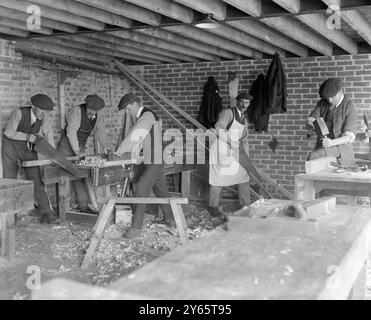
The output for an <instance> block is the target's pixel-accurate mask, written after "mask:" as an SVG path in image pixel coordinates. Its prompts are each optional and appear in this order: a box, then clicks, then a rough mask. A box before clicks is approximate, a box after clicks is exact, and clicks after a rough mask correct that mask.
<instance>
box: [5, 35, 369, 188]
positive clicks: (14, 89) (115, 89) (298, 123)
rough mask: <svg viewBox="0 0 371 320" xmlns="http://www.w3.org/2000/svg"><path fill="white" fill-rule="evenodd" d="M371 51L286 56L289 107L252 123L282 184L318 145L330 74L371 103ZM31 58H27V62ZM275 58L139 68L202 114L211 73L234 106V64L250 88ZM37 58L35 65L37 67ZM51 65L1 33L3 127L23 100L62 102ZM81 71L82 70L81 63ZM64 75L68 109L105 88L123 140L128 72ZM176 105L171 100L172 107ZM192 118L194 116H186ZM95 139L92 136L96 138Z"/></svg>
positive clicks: (359, 100) (114, 130) (255, 150)
mask: <svg viewBox="0 0 371 320" xmlns="http://www.w3.org/2000/svg"><path fill="white" fill-rule="evenodd" d="M370 58H371V55H369V54H364V55H354V56H348V55H347V56H336V57H311V58H306V59H301V58H288V59H283V60H282V62H283V64H284V69H285V71H286V77H287V92H288V111H287V112H286V113H285V114H277V115H272V116H271V119H270V122H269V132H267V133H256V132H254V129H253V128H252V127H251V128H250V138H249V140H250V153H251V158H252V159H253V160H254V163H255V164H256V165H257V166H258V167H259V168H261V169H263V170H264V171H266V172H267V173H269V174H270V175H271V177H272V178H275V179H277V180H278V181H279V182H280V183H281V184H282V185H284V186H285V187H287V188H289V189H291V190H293V183H294V176H295V174H297V173H299V172H303V170H304V161H305V159H306V156H307V154H308V152H309V151H311V150H312V148H313V145H314V142H315V141H314V137H313V138H311V139H307V138H306V130H305V116H306V115H307V114H308V113H309V111H310V110H311V109H312V108H313V107H314V105H315V103H316V102H317V100H318V87H319V85H320V84H321V83H322V81H323V80H325V79H326V78H327V77H332V76H336V77H340V78H342V79H343V80H344V85H345V93H346V94H347V95H349V96H350V97H352V98H353V100H354V101H355V103H356V105H357V107H358V112H359V121H361V116H362V113H363V111H367V110H369V111H370V110H371V107H370V104H371V59H370ZM20 62H22V63H26V64H25V65H22V64H19V63H20ZM269 63H270V60H269V59H266V60H256V61H253V60H246V61H239V62H237V61H228V62H205V63H185V64H174V65H158V66H144V67H138V68H137V72H138V73H139V74H141V75H143V77H144V79H145V80H146V81H148V82H149V83H150V84H151V85H153V86H154V87H155V88H157V89H158V90H160V91H161V92H162V93H163V94H164V95H165V96H167V97H168V98H170V99H171V100H172V101H173V102H175V104H177V105H178V106H180V107H181V108H183V109H184V110H185V111H187V112H188V113H189V114H190V115H192V116H194V117H196V116H197V113H198V109H199V105H200V102H201V96H202V89H203V85H204V83H205V82H206V80H207V78H208V77H209V76H214V77H215V79H216V81H217V83H218V85H219V89H220V93H221V95H222V97H223V105H224V107H228V104H229V103H228V100H229V99H228V87H227V77H228V72H229V71H238V73H239V75H240V86H239V89H240V90H248V89H249V88H250V86H251V84H252V82H253V81H254V80H255V79H256V77H257V76H258V75H259V74H260V73H264V74H265V73H266V72H267V70H268V66H269ZM29 64H33V66H29ZM35 64H40V65H41V66H48V65H49V64H48V63H46V62H43V61H40V60H35V59H30V58H26V57H22V56H20V55H18V54H15V53H14V51H13V49H12V45H11V43H9V42H8V41H4V40H0V115H1V128H2V129H3V128H4V126H5V125H6V123H7V120H8V119H9V116H10V113H11V112H12V110H14V108H15V107H17V106H21V105H23V104H25V103H27V101H28V99H29V98H30V96H31V95H32V94H34V93H37V92H41V93H46V94H48V95H50V96H51V98H52V99H53V100H54V101H56V102H57V101H58V86H57V70H49V69H45V68H42V67H40V66H35ZM76 70H77V69H76ZM77 71H78V72H77V73H71V74H70V75H69V76H68V77H67V79H66V81H65V82H64V87H65V104H66V108H67V109H70V108H71V107H72V106H74V105H76V104H79V103H82V102H83V99H84V98H85V96H86V95H88V94H91V93H97V94H98V95H100V96H101V97H102V98H103V99H104V100H105V102H106V106H107V108H105V110H104V115H105V117H106V120H107V130H108V133H109V137H110V141H111V143H112V145H113V144H115V142H116V140H117V136H118V132H119V130H120V126H121V124H122V123H121V121H120V119H121V116H120V115H119V114H118V113H117V112H116V110H115V107H116V105H117V103H118V101H119V99H120V97H121V96H122V95H123V94H124V93H126V92H128V91H136V89H135V88H133V87H131V86H130V85H129V83H128V82H127V80H126V79H122V78H120V77H118V76H114V75H106V74H99V73H96V72H92V71H85V70H77ZM144 103H145V105H148V106H151V107H152V108H153V109H154V110H157V111H158V113H159V114H160V115H162V119H163V124H164V127H165V128H167V127H170V126H171V127H174V124H173V123H172V121H171V120H170V119H168V118H167V117H166V116H163V114H162V113H161V112H160V110H159V108H158V107H157V106H155V105H154V104H153V103H152V102H150V101H149V100H148V99H147V98H145V99H144ZM168 108H169V109H170V107H168ZM54 117H55V141H56V142H57V141H58V138H59V135H60V131H61V129H60V121H61V120H60V114H59V109H58V108H55V111H54ZM179 119H181V120H182V121H183V122H184V123H186V120H184V119H182V118H181V117H179ZM272 136H275V137H276V138H277V139H278V141H279V146H278V148H277V150H276V153H275V154H274V153H272V151H271V150H270V149H269V147H268V143H269V141H270V140H271V138H272ZM90 146H91V143H90ZM355 146H356V151H357V152H362V153H366V152H368V151H369V146H368V145H361V144H359V143H356V145H355Z"/></svg>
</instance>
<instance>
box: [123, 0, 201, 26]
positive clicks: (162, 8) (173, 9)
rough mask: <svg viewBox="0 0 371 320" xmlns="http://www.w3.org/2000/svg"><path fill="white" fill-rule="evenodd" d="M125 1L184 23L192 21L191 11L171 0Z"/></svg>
mask: <svg viewBox="0 0 371 320" xmlns="http://www.w3.org/2000/svg"><path fill="white" fill-rule="evenodd" d="M126 2H130V3H132V4H135V5H137V6H140V7H143V8H146V9H148V10H151V11H154V12H157V13H160V14H162V15H165V16H167V17H170V18H172V19H175V20H178V21H181V22H184V23H191V22H192V21H193V16H194V14H193V11H192V10H190V9H189V8H186V7H184V6H182V5H180V4H178V3H176V2H174V1H172V0H126Z"/></svg>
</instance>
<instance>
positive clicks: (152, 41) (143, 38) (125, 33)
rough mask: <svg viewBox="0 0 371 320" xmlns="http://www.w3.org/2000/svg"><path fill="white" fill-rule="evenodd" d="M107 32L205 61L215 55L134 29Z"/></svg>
mask: <svg viewBox="0 0 371 320" xmlns="http://www.w3.org/2000/svg"><path fill="white" fill-rule="evenodd" d="M109 34H112V35H114V36H117V37H120V38H121V37H122V38H124V39H130V40H133V41H138V42H143V43H145V44H147V45H151V46H156V47H159V48H162V49H165V50H171V51H175V52H178V53H183V54H186V55H189V56H191V57H195V58H198V59H202V60H206V61H213V60H215V59H216V57H215V56H213V55H210V54H206V53H204V52H202V51H198V50H193V49H190V48H187V47H186V46H183V45H179V44H175V43H169V42H167V41H163V40H160V39H156V38H152V37H149V36H147V35H144V34H140V33H138V32H134V31H129V30H120V31H112V32H110V33H109ZM196 61H197V60H196Z"/></svg>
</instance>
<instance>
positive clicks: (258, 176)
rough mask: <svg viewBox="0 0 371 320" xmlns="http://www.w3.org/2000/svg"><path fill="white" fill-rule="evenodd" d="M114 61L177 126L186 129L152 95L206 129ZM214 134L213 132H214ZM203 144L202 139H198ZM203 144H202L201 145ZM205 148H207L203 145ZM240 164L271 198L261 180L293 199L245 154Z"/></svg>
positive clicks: (195, 124)
mask: <svg viewBox="0 0 371 320" xmlns="http://www.w3.org/2000/svg"><path fill="white" fill-rule="evenodd" d="M114 62H115V64H116V68H117V69H118V70H120V71H121V72H122V73H124V74H125V75H126V76H127V77H129V79H130V80H131V81H132V82H133V83H134V84H136V85H137V86H138V87H139V89H140V90H142V91H143V92H144V93H145V94H146V95H147V96H148V97H149V98H150V99H151V100H152V101H153V102H154V103H155V104H156V105H157V106H159V108H160V109H161V110H162V111H163V112H164V113H165V114H167V115H168V116H169V117H170V118H171V119H172V120H173V121H174V122H175V123H176V124H177V125H178V126H179V127H181V128H182V129H184V130H186V129H187V128H186V127H185V126H184V124H183V123H182V122H181V121H179V119H177V118H176V117H175V116H174V115H173V114H172V113H171V112H169V110H168V109H166V108H165V107H164V106H163V105H162V104H161V103H159V102H158V100H156V99H155V98H154V97H153V95H155V96H156V97H157V98H160V99H161V100H162V101H164V102H165V103H166V104H167V105H169V106H170V107H171V108H172V109H173V110H175V111H176V112H178V113H179V114H180V115H181V116H182V117H184V118H185V119H186V120H188V121H189V122H190V123H191V124H193V125H194V126H195V127H196V128H197V129H202V130H205V131H206V130H207V128H206V127H205V126H203V125H202V124H201V123H200V122H198V121H197V120H196V119H195V118H193V117H191V116H190V115H189V114H188V113H186V112H185V111H184V110H183V109H181V108H179V107H178V106H177V105H176V104H175V103H174V102H172V101H171V100H170V99H168V98H167V97H166V96H164V95H163V94H162V93H161V92H160V91H158V90H157V89H156V88H154V87H152V86H151V85H150V84H149V83H147V82H146V81H144V80H143V79H142V78H140V77H139V76H138V75H136V74H135V73H134V72H132V71H131V70H130V69H129V68H128V67H127V66H125V65H124V64H122V63H121V62H120V61H118V60H116V59H114ZM214 135H215V134H214ZM193 137H195V138H196V139H199V138H198V136H197V135H193ZM199 142H201V143H202V144H203V142H202V141H199ZM203 146H204V145H203ZM205 148H206V149H208V148H207V147H206V146H205ZM240 164H241V165H242V166H243V167H244V168H245V169H246V170H247V172H248V173H249V175H250V176H251V177H252V178H253V180H254V181H255V182H256V183H257V184H258V185H259V187H261V188H262V189H263V190H264V192H265V193H266V194H268V196H270V197H271V198H272V196H271V195H270V194H269V193H268V191H266V190H265V189H264V187H263V186H262V184H261V181H265V182H266V183H268V184H270V185H273V186H274V187H275V188H276V190H278V191H279V192H281V193H282V194H283V195H284V196H286V197H287V198H289V199H291V200H293V199H294V195H293V194H292V193H291V192H289V191H288V190H286V189H285V188H284V187H282V186H281V185H280V184H278V183H277V181H275V180H274V179H272V178H271V177H270V176H269V175H267V174H266V173H264V172H263V171H262V170H260V169H258V168H257V167H255V166H254V164H253V163H252V161H251V160H250V158H249V157H248V156H247V155H246V156H243V158H242V159H240Z"/></svg>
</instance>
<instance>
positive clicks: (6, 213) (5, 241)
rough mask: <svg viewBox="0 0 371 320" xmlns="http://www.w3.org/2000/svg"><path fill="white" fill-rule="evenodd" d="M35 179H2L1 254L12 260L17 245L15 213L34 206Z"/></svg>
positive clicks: (0, 201) (0, 198)
mask: <svg viewBox="0 0 371 320" xmlns="http://www.w3.org/2000/svg"><path fill="white" fill-rule="evenodd" d="M33 195H34V187H33V181H29V180H20V179H0V230H1V239H0V243H1V256H6V257H7V258H8V259H9V260H11V259H12V258H13V256H14V250H15V249H14V246H15V214H16V213H18V212H26V211H28V210H32V209H33V208H34V196H33Z"/></svg>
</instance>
